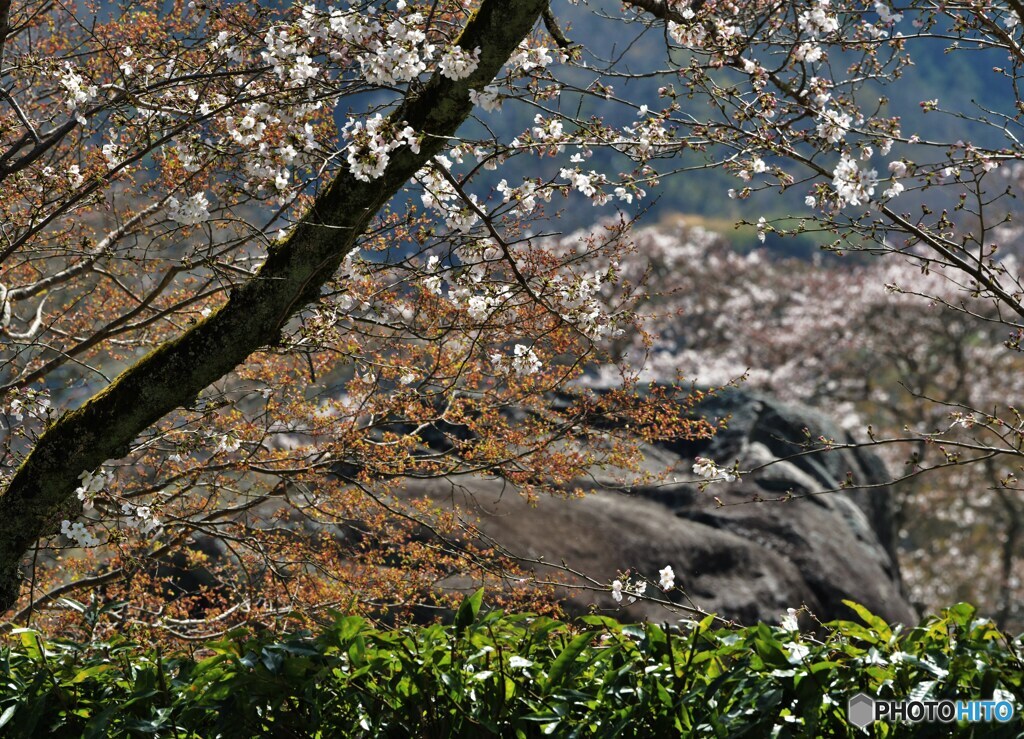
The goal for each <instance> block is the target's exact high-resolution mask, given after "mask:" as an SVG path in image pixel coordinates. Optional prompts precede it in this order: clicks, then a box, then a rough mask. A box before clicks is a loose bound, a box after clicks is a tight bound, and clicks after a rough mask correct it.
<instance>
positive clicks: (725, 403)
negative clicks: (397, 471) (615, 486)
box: [410, 390, 916, 623]
mask: <svg viewBox="0 0 1024 739" xmlns="http://www.w3.org/2000/svg"><path fill="white" fill-rule="evenodd" d="M698 411H699V412H700V413H701V414H703V415H705V416H706V417H708V418H709V419H713V418H725V417H728V419H729V420H728V426H727V428H726V429H725V430H723V431H720V432H719V433H718V434H717V435H716V436H715V437H714V438H713V439H710V440H706V441H700V442H673V443H666V444H659V445H653V446H649V447H648V448H647V449H646V453H647V454H646V456H647V462H646V464H647V465H648V466H649V467H650V468H652V469H655V470H666V471H668V470H673V472H672V474H673V475H677V476H678V479H679V480H685V481H686V482H678V483H672V484H663V485H659V486H656V487H650V488H643V487H634V488H632V489H630V490H628V491H626V492H622V491H613V490H609V489H603V488H604V485H603V483H608V482H609V481H608V480H602V479H601V478H600V477H596V478H595V479H593V480H591V481H589V483H588V485H589V487H590V488H591V489H592V492H590V493H589V494H588V495H587V496H585V497H584V498H582V499H575V500H563V499H553V498H546V499H543V500H540V501H539V502H538V503H537V505H536V506H530V505H528V504H527V503H526V501H525V500H523V499H522V498H521V497H520V496H518V495H516V494H514V492H512V491H511V490H509V489H508V486H507V485H503V484H502V483H501V482H499V481H494V480H483V479H480V480H473V481H465V480H463V481H462V483H461V484H462V486H463V487H462V488H460V489H459V492H458V493H457V496H456V498H453V497H452V496H453V492H452V491H453V488H452V487H451V486H448V485H445V486H442V485H441V484H440V483H437V484H433V483H430V484H428V483H421V484H418V485H417V486H414V487H411V488H410V492H411V493H413V494H415V495H428V496H429V497H431V498H434V499H435V500H438V501H441V500H447V501H450V502H453V503H455V504H458V505H459V506H460V507H461V508H462V509H463V510H465V511H466V512H468V513H469V514H470V515H473V516H475V517H478V518H479V524H478V525H479V528H480V530H481V531H482V532H483V533H484V535H485V536H486V537H490V538H493V539H494V540H495V541H497V542H500V543H501V544H503V545H505V546H506V547H507V548H508V549H510V550H512V551H513V552H514V553H515V554H517V555H520V556H523V557H528V558H530V559H535V560H540V559H543V561H545V562H550V563H556V564H561V563H564V564H565V565H566V566H567V567H569V568H571V569H572V570H575V571H578V572H580V573H585V574H586V575H587V576H589V577H590V578H593V580H595V581H597V582H599V583H605V584H607V583H609V582H610V581H611V580H613V579H614V578H615V577H616V576H617V575H618V573H620V572H621V571H624V570H626V569H627V568H631V569H632V571H633V572H634V573H640V574H642V575H643V576H645V577H646V578H647V579H649V580H650V581H651V582H652V583H656V582H657V581H658V570H659V569H661V568H662V567H664V566H665V565H666V564H669V565H672V567H673V569H674V570H675V573H676V583H677V585H679V586H681V588H682V590H683V591H684V593H685V595H683V594H681V593H679V592H678V591H676V592H675V593H673V595H672V597H673V600H675V601H676V602H678V603H680V604H688V603H692V604H694V605H696V606H698V607H699V608H701V609H703V610H705V611H708V612H714V613H717V614H719V615H720V616H723V617H725V618H728V619H733V620H736V621H739V622H741V623H750V622H753V621H756V620H766V621H777V620H778V618H779V614H780V613H782V612H784V611H785V609H786V608H788V607H799V606H801V605H806V606H807V607H808V608H809V610H810V611H811V612H812V613H813V614H815V615H816V616H817V617H818V618H819V619H821V620H822V621H825V620H830V619H834V618H849V617H851V615H852V612H851V611H850V610H849V609H848V608H847V607H846V606H845V605H843V603H842V601H843V600H844V599H850V600H854V601H857V602H859V603H861V604H863V605H864V606H866V607H867V608H869V609H870V610H872V611H873V612H875V613H877V614H879V615H880V616H882V617H884V618H886V619H887V620H889V621H900V622H904V623H910V622H914V621H916V613H915V611H914V609H913V607H912V606H911V605H910V603H909V602H908V600H907V599H906V598H905V597H904V595H903V593H902V590H901V584H900V576H899V568H898V566H897V564H896V558H895V554H894V540H895V532H894V530H893V515H892V507H891V506H892V496H891V494H890V491H889V489H888V488H887V487H886V486H885V482H886V475H885V468H884V466H883V465H882V464H881V462H880V460H878V458H877V457H875V456H874V455H873V454H871V453H870V452H868V451H865V450H862V449H856V450H849V449H842V450H835V449H834V450H831V451H825V452H820V453H814V454H800V452H802V451H804V448H803V447H802V446H801V444H803V443H804V442H806V441H808V440H814V439H819V438H825V439H828V440H831V441H833V442H835V443H839V444H842V443H845V442H847V441H850V440H849V439H848V437H847V435H846V434H845V433H844V432H843V431H841V430H840V429H839V428H838V427H836V426H835V424H833V423H832V422H830V421H829V419H828V418H826V417H825V416H823V415H822V414H820V413H818V412H816V411H814V410H812V409H810V408H806V407H802V406H798V405H793V404H787V403H781V402H778V401H776V400H773V399H771V398H769V397H767V396H764V395H760V394H756V393H751V392H746V391H738V390H729V391H725V392H723V393H722V394H720V395H718V396H715V397H713V398H711V399H710V400H708V401H707V402H705V404H704V405H702V406H701V407H700V408H699V409H698ZM696 456H704V457H709V458H711V459H714V460H715V461H716V462H718V463H719V464H720V465H723V466H731V465H732V464H733V463H734V462H736V461H738V462H739V467H740V469H742V470H752V472H751V473H750V474H747V475H745V476H744V477H743V479H742V481H741V482H738V483H730V484H723V483H718V484H715V485H712V486H710V487H708V489H707V490H705V491H701V490H700V489H699V487H698V485H697V484H695V483H694V482H693V479H694V477H695V476H694V475H693V474H692V472H691V468H692V465H693V461H692V460H693V458H694V457H696ZM763 465H768V466H763ZM670 479H671V478H670ZM844 481H847V482H850V483H853V484H856V485H867V486H872V487H870V488H868V489H867V490H858V491H845V490H844V491H840V492H830V493H827V494H820V495H816V494H815V493H823V491H825V490H830V489H834V488H838V487H840V485H841V484H842V483H844ZM787 491H790V492H792V493H793V494H794V496H801V495H804V494H808V493H809V494H810V495H807V496H806V497H794V498H793V499H791V500H788V501H786V502H761V503H754V502H751V501H752V500H753V499H754V498H755V497H757V496H760V497H762V498H778V497H780V496H782V495H784V494H785V493H786V492H787ZM716 497H717V498H718V499H719V500H720V501H721V503H722V504H724V505H721V506H720V505H718V503H716V501H715V498H716ZM544 569H545V568H544V567H543V566H541V567H539V568H537V571H538V573H539V574H544ZM576 581H577V582H580V580H579V579H578V578H577V580H576ZM452 585H456V583H454V582H453V583H452ZM561 596H562V598H563V603H564V606H565V608H566V610H567V611H568V612H569V613H571V614H576V613H585V612H587V611H589V610H590V609H591V608H592V607H593V606H596V607H597V608H599V609H613V610H616V609H618V604H617V603H616V602H615V601H614V600H613V599H612V596H611V593H610V592H596V593H595V592H593V591H591V590H577V589H573V588H566V589H564V590H562V591H561ZM688 615H689V614H687V613H685V612H684V613H679V614H678V615H673V614H672V613H671V612H670V611H668V610H666V608H665V607H664V606H661V605H658V604H652V603H647V602H643V601H639V602H637V603H635V604H633V605H629V606H626V607H623V608H621V610H619V611H618V616H619V617H620V618H622V619H626V620H637V619H643V618H647V619H651V620H655V621H665V620H672V619H674V618H682V617H686V616H688Z"/></svg>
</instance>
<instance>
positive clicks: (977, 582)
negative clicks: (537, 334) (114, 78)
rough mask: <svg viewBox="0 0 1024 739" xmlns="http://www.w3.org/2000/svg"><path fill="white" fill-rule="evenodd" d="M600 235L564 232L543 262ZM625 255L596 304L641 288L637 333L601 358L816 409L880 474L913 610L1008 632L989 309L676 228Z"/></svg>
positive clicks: (1013, 359) (994, 334) (649, 236)
mask: <svg viewBox="0 0 1024 739" xmlns="http://www.w3.org/2000/svg"><path fill="white" fill-rule="evenodd" d="M607 233H608V232H606V231H604V230H597V231H589V232H586V233H578V234H569V235H568V236H566V237H562V238H561V239H560V244H559V245H555V246H553V248H554V249H556V250H557V249H559V248H567V246H568V245H570V244H572V243H575V242H577V241H578V240H580V239H581V238H583V239H588V240H592V239H595V238H601V237H602V236H605V235H606V234H607ZM750 239H751V241H753V240H754V237H753V235H751V236H750ZM630 241H631V243H632V244H633V245H634V247H635V248H636V250H637V252H639V253H642V254H643V255H645V260H643V261H641V260H624V261H623V264H624V265H626V266H625V268H624V269H623V276H622V277H623V279H622V281H621V282H620V283H618V284H617V285H615V286H607V287H606V288H605V290H606V292H608V298H609V299H610V301H611V302H612V303H614V302H615V301H617V300H620V299H623V298H624V297H625V296H624V295H623V294H622V287H623V286H625V285H635V286H642V288H633V289H632V290H631V293H632V299H633V303H632V305H633V306H634V308H635V310H636V311H637V312H638V314H639V316H640V318H641V321H642V325H643V327H644V329H645V330H644V332H642V333H639V332H633V333H630V334H629V335H624V336H621V337H617V338H615V339H612V340H611V341H610V342H609V344H610V346H609V354H610V356H615V357H618V358H619V359H620V360H623V361H625V362H626V363H627V364H630V365H632V366H634V367H636V368H638V369H640V370H641V372H642V373H643V377H644V378H645V379H649V380H654V381H657V382H661V383H672V382H675V381H676V380H677V379H678V378H677V373H678V371H679V368H691V367H692V368H694V369H693V370H692V371H691V372H690V373H689V377H690V378H692V379H694V380H696V381H697V382H698V383H700V384H702V385H705V386H714V385H724V384H726V383H728V382H730V381H735V380H736V379H737V378H743V380H744V386H746V387H748V388H752V389H756V390H764V391H767V392H770V393H771V394H772V395H775V396H777V397H780V398H783V399H786V400H791V401H797V402H804V403H811V404H812V405H814V406H816V407H819V408H822V409H824V410H827V411H828V412H829V413H831V414H832V415H833V416H834V417H835V418H836V419H837V420H839V421H840V422H841V423H842V425H843V426H845V427H846V429H847V430H848V431H849V433H850V434H851V435H852V437H853V438H854V439H855V440H857V441H858V442H860V443H864V444H871V445H872V446H873V448H874V449H875V450H876V451H877V452H879V453H880V454H881V455H882V456H883V458H884V459H885V460H886V462H887V463H888V466H889V468H890V469H891V470H892V471H893V477H894V480H895V481H896V484H895V485H894V486H893V491H894V493H895V495H896V501H895V504H896V505H895V506H894V508H895V511H896V515H897V518H898V520H897V522H896V526H897V528H898V529H900V539H901V541H902V546H901V551H900V555H901V558H902V564H903V575H904V578H905V581H906V583H907V585H908V587H909V589H910V592H911V594H912V595H913V596H914V598H915V599H917V600H918V601H919V602H921V603H923V604H925V605H926V606H927V607H928V608H936V607H940V605H941V604H942V603H946V602H950V601H951V600H953V599H957V598H959V599H969V600H972V601H973V602H976V603H978V604H980V605H982V606H983V607H985V608H987V609H989V610H990V611H991V612H992V613H993V614H994V615H996V616H997V617H999V618H1000V619H1001V620H1002V621H1003V622H1004V623H1013V624H1015V623H1016V622H1017V620H1019V618H1020V614H1019V612H1017V611H1016V609H1015V604H1016V603H1019V602H1020V587H1021V583H1020V582H1019V579H1018V578H1017V577H1016V574H1015V572H1016V563H1017V562H1018V561H1019V557H1020V539H1019V534H1018V533H1017V532H1018V531H1019V528H1020V504H1019V501H1018V498H1017V495H1016V490H1015V486H1016V484H1015V475H1014V472H1015V471H1017V468H1018V467H1019V466H1020V462H1019V459H1016V456H1017V455H1015V454H1014V453H1013V450H1012V448H1010V447H1009V446H1008V445H1006V444H1005V443H1004V442H1005V441H1006V440H1007V437H1006V433H1005V431H1000V427H999V426H998V422H997V416H996V415H994V412H995V409H1007V408H1019V407H1020V406H1021V403H1022V397H1024V386H1022V385H1021V381H1020V379H1019V378H1020V377H1021V369H1022V368H1024V367H1022V360H1021V357H1020V355H1019V352H1018V351H1017V350H1016V348H1015V347H1013V346H1007V343H1008V342H1007V330H1006V326H1005V325H1004V324H1003V323H1001V322H1000V321H999V319H998V315H997V314H996V313H995V312H993V311H992V310H991V304H989V303H987V302H986V301H983V300H979V299H974V300H973V301H970V302H962V301H965V296H964V295H963V294H962V292H961V290H960V288H959V287H957V286H956V285H954V284H952V283H951V282H950V281H949V280H947V279H945V278H943V277H942V276H941V275H938V274H935V273H929V272H924V271H922V270H921V268H920V263H914V261H913V260H900V259H887V260H870V261H867V262H859V263H853V264H850V263H848V261H849V260H835V259H833V260H826V261H819V262H818V263H814V262H810V261H807V260H801V259H793V258H788V259H779V258H777V257H775V256H773V255H772V254H771V253H770V252H769V250H767V249H764V248H761V249H754V250H752V251H749V252H748V253H746V254H741V253H740V252H739V251H738V250H737V249H736V248H735V247H734V245H733V244H731V243H730V242H729V241H727V240H726V239H725V238H723V237H722V236H721V235H718V234H715V233H712V232H710V231H708V230H706V229H705V228H703V227H700V226H687V225H685V224H684V223H680V221H679V220H677V219H673V220H670V221H667V222H666V223H664V224H661V225H659V226H657V227H647V228H642V229H639V230H637V231H635V232H634V233H632V234H631V237H630ZM755 243H756V242H755ZM1012 261H1013V260H1006V261H1004V266H1006V267H1007V268H1012ZM684 264H685V265H688V266H687V268H685V269H683V268H680V265H684ZM948 303H954V304H961V305H962V306H963V307H969V308H970V310H969V311H966V310H961V311H955V312H954V311H950V309H949V308H948V307H947V304H948ZM909 327H913V333H912V335H911V333H910V332H909ZM617 374H618V369H616V368H615V367H614V366H613V365H606V366H605V367H604V368H595V369H594V370H592V373H591V375H590V378H589V381H590V382H593V383H596V384H601V385H605V384H614V383H615V381H616V380H615V377H616V375H617ZM986 409H987V410H986ZM1001 433H1002V434H1003V438H1002V439H1000V438H999V436H1000V434H1001ZM1011 436H1012V434H1011ZM839 442H840V443H841V442H842V440H839ZM944 442H945V443H944ZM815 445H816V446H820V444H815ZM972 459H974V460H977V463H974V464H967V463H966V462H967V461H969V460H972ZM731 461H732V460H718V462H720V463H723V464H729V463H731ZM926 470H927V471H928V474H923V473H924V472H925V471H926ZM951 573H955V575H951Z"/></svg>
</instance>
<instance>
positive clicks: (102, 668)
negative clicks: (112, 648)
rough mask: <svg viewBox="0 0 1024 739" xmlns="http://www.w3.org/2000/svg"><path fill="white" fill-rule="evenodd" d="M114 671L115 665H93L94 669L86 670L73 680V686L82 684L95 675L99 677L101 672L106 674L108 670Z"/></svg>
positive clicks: (88, 668) (87, 668)
mask: <svg viewBox="0 0 1024 739" xmlns="http://www.w3.org/2000/svg"><path fill="white" fill-rule="evenodd" d="M112 669H114V665H112V664H110V663H109V662H107V663H105V664H102V665H93V666H92V667H86V668H85V669H84V670H82V671H81V672H79V673H78V674H77V675H75V676H74V677H73V678H72V679H71V684H72V685H74V684H77V683H80V682H84V681H85V680H88V679H89V678H90V677H92V676H93V675H99V674H100V673H101V672H106V671H107V670H112Z"/></svg>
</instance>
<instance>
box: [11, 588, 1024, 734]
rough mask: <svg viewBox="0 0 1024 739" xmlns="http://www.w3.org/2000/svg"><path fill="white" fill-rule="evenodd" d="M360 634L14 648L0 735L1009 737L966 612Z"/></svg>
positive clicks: (1014, 652) (344, 622) (1010, 678)
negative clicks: (818, 620) (928, 709)
mask: <svg viewBox="0 0 1024 739" xmlns="http://www.w3.org/2000/svg"><path fill="white" fill-rule="evenodd" d="M481 597H482V593H480V592H478V593H476V594H475V595H473V596H472V597H471V598H469V599H467V600H466V602H465V603H464V604H463V606H462V607H461V609H460V610H459V613H458V614H457V617H456V622H455V623H454V624H452V625H447V626H446V625H440V624H438V625H432V626H409V627H404V628H399V629H395V630H381V629H378V628H375V627H374V626H373V625H372V624H371V623H369V622H368V621H366V620H364V619H362V618H359V617H345V616H338V617H337V618H336V620H335V621H334V623H333V625H332V626H330V627H329V628H327V629H326V630H325V631H324V632H323V633H321V634H320V635H318V636H316V637H313V636H311V635H308V634H305V635H297V636H294V637H290V638H285V639H280V638H278V639H274V638H271V637H266V638H257V639H252V638H248V637H244V636H241V635H239V636H237V637H236V638H231V639H227V640H224V641H220V642H216V643H211V644H209V645H207V646H208V648H209V650H210V651H212V653H213V655H212V656H210V657H207V658H204V659H198V660H194V659H191V658H189V657H187V656H183V655H175V656H162V655H160V654H159V653H158V652H153V651H146V650H142V649H140V648H138V647H137V646H134V645H132V644H130V643H128V642H125V641H112V642H109V643H100V644H85V645H83V644H71V643H66V642H59V641H47V640H44V639H43V637H42V636H41V635H39V634H38V633H36V632H34V631H31V630H20V631H18V632H16V634H17V635H18V636H19V637H20V645H19V644H14V645H12V646H10V647H8V648H7V649H6V650H4V651H3V652H2V653H0V673H2V676H0V680H2V686H0V727H2V728H0V735H3V736H11V737H34V736H55V737H63V736H74V737H78V736H90V737H106V736H174V737H192V736H199V737H218V736H222V737H256V736H259V737H263V736H281V737H308V736H322V737H349V736H352V737H402V738H403V739H404V738H405V737H454V736H458V737H481V736H502V737H532V736H544V735H553V736H567V737H577V736H580V737H582V736H599V737H611V736H621V737H663V736H679V735H682V736H691V735H693V736H711V737H740V736H748V737H754V738H760V737H769V736H779V737H790V736H806V737H832V736H843V737H846V736H879V737H902V736H978V737H982V736H984V737H1018V736H1024V724H1022V721H1021V719H1020V715H1019V709H1020V706H1022V705H1024V689H1022V685H1021V683H1022V679H1024V666H1022V664H1021V660H1020V656H1019V647H1020V642H1019V641H1017V642H1014V641H1012V640H1009V639H1007V638H1006V637H1005V636H1003V635H1002V634H1000V633H999V632H998V631H996V630H995V628H994V627H993V626H992V624H991V623H990V622H988V621H985V620H981V619H977V618H976V616H975V612H974V609H973V608H972V607H971V606H968V605H966V604H960V605H957V606H954V607H952V608H949V609H947V610H945V611H943V613H942V614H941V615H940V616H936V617H932V618H929V619H926V620H925V621H924V622H923V623H922V624H921V625H920V626H918V627H915V628H911V629H908V630H905V631H903V632H900V631H899V630H894V629H892V628H890V627H889V625H887V624H886V623H885V622H884V621H883V620H881V619H879V618H878V617H876V616H873V615H872V614H870V613H869V612H868V611H866V610H865V609H863V608H861V607H859V606H856V605H854V604H851V608H853V609H854V610H855V612H856V613H857V615H858V618H859V620H858V621H836V622H833V623H830V624H827V625H826V628H827V631H826V632H823V633H824V634H825V635H824V637H823V638H822V639H820V640H815V639H812V638H810V637H808V636H807V635H800V634H798V633H797V632H793V631H786V630H785V629H784V628H783V627H781V626H770V625H766V624H758V625H756V626H751V627H747V628H738V629H737V628H733V629H729V628H718V627H715V626H714V625H713V624H714V622H713V620H712V619H711V618H707V619H704V620H703V621H701V622H700V623H693V622H688V623H685V624H680V625H679V627H678V628H676V627H672V628H666V627H663V626H657V625H654V624H646V625H621V624H619V623H617V622H615V621H614V620H612V619H610V618H606V617H603V616H588V617H585V618H581V619H579V620H578V621H576V622H574V623H563V622H559V621H555V620H552V619H550V618H546V617H538V616H532V615H529V614H517V615H508V614H503V613H499V612H489V613H482V612H481V610H480V604H481ZM859 691H863V692H866V693H869V694H871V695H875V696H879V697H882V698H890V699H895V698H906V697H909V696H913V697H915V698H922V699H925V698H927V699H947V698H948V699H953V700H956V699H993V698H995V699H1002V700H1009V701H1011V702H1012V703H1014V705H1015V706H1016V707H1017V710H1018V713H1017V714H1016V715H1015V716H1014V718H1013V719H1012V720H1011V721H1009V722H1006V723H992V724H975V725H970V724H966V723H965V724H955V723H954V724H948V725H943V724H923V723H922V724H903V723H895V724H891V725H889V724H882V723H877V724H874V725H873V726H872V727H870V730H860V729H856V728H855V727H852V726H850V725H849V724H848V723H847V720H846V715H845V714H846V701H847V698H849V697H850V696H851V695H853V694H855V693H857V692H859Z"/></svg>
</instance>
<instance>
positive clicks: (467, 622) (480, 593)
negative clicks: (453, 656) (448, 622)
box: [455, 588, 484, 632]
mask: <svg viewBox="0 0 1024 739" xmlns="http://www.w3.org/2000/svg"><path fill="white" fill-rule="evenodd" d="M483 600H484V589H483V588H480V589H479V590H477V591H476V592H475V593H473V594H472V595H471V596H469V597H468V598H466V599H465V600H463V601H462V605H460V606H459V610H458V612H457V613H456V614H455V630H456V631H460V632H461V631H463V630H464V629H467V628H469V627H470V626H472V625H473V622H474V621H476V616H477V614H478V613H480V605H481V604H482V603H483Z"/></svg>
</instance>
